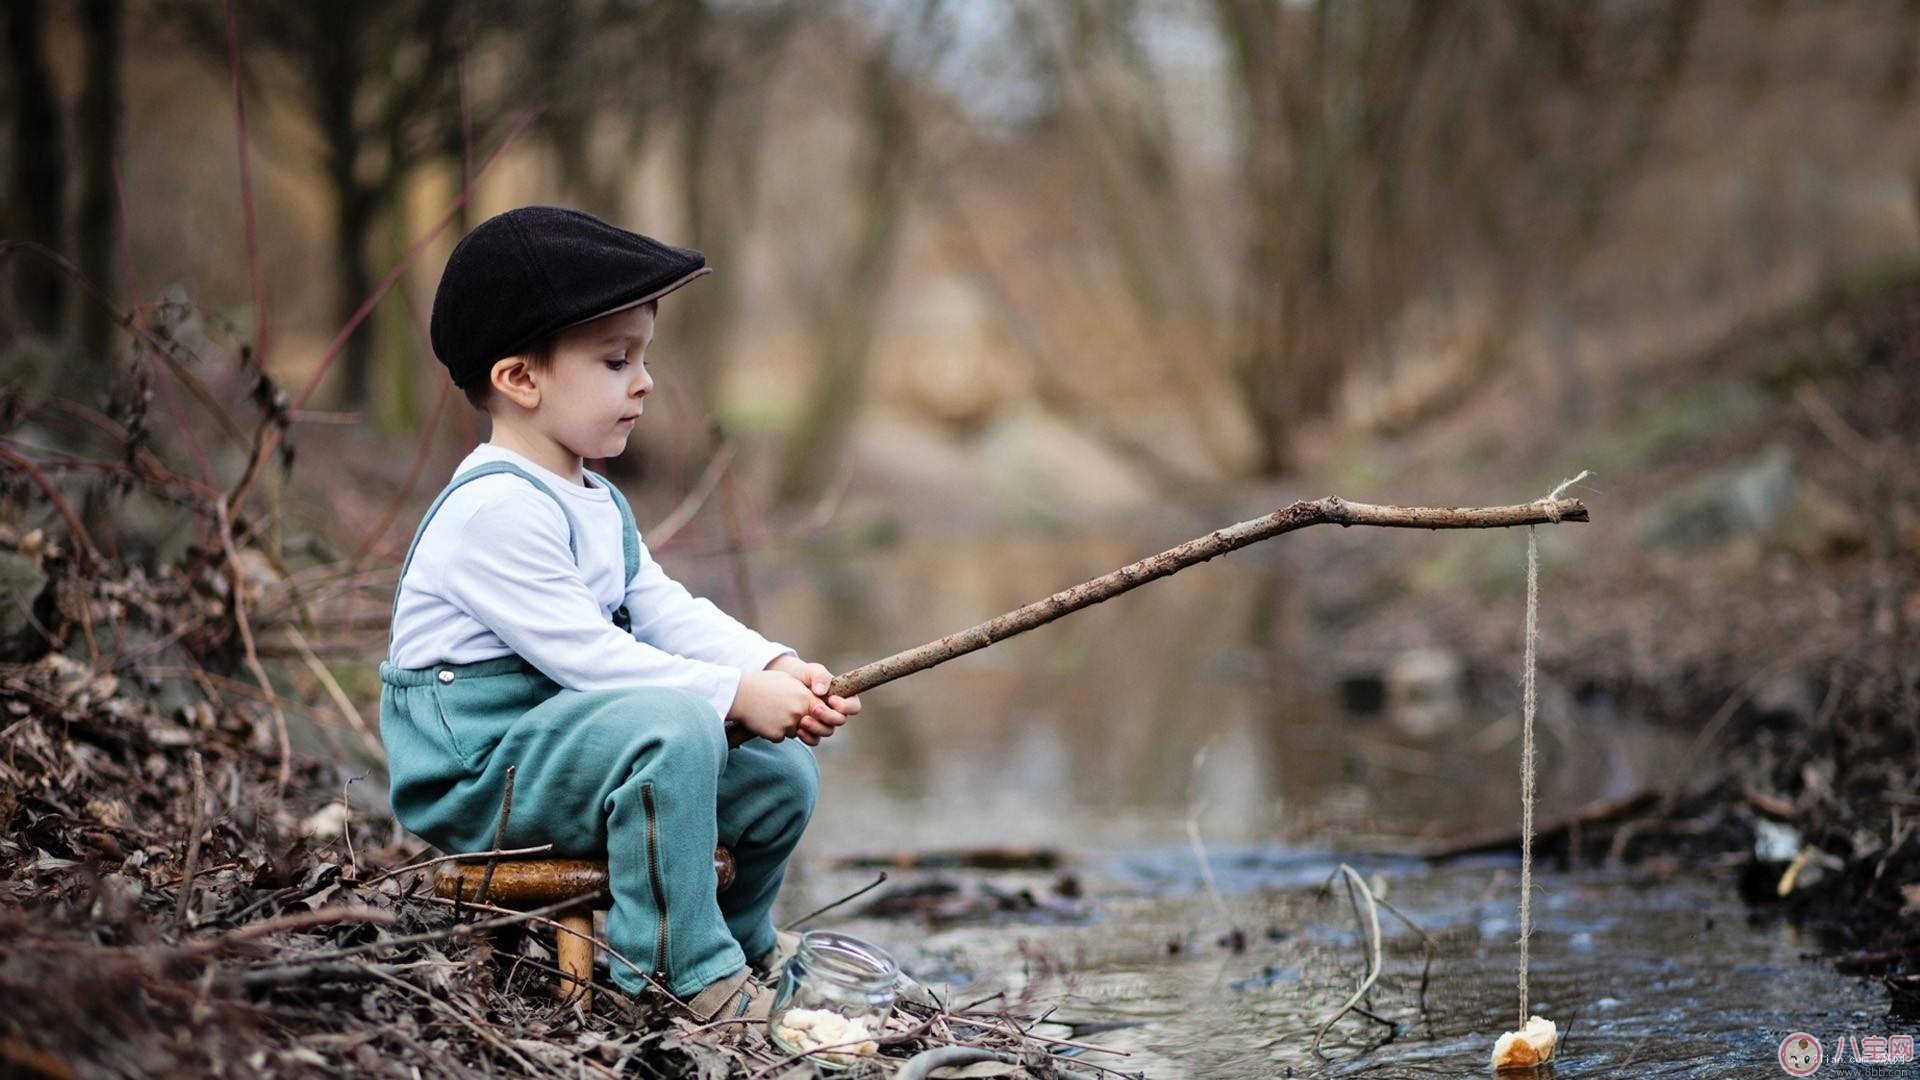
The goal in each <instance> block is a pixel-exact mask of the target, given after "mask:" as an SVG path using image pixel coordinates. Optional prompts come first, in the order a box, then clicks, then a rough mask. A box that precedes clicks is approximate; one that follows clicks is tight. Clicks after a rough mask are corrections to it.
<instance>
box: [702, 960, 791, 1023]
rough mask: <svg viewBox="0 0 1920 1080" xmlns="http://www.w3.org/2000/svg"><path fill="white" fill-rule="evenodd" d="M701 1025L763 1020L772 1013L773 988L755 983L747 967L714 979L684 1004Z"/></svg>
mask: <svg viewBox="0 0 1920 1080" xmlns="http://www.w3.org/2000/svg"><path fill="white" fill-rule="evenodd" d="M687 1012H689V1013H691V1014H692V1015H693V1018H694V1019H695V1020H697V1021H699V1022H700V1023H703V1024H705V1023H710V1022H712V1021H714V1020H765V1019H766V1018H767V1016H768V1014H769V1013H771V1012H773V987H771V986H768V985H766V984H764V983H761V982H758V981H756V980H755V979H754V978H753V973H752V972H750V971H748V970H747V969H746V968H741V969H740V970H739V971H736V972H734V973H733V974H731V975H727V976H724V977H722V978H719V979H715V980H714V981H713V982H711V983H708V984H707V988H706V989H705V990H702V991H700V992H699V993H697V994H695V995H693V997H692V998H690V999H688V1001H687Z"/></svg>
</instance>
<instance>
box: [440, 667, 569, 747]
mask: <svg viewBox="0 0 1920 1080" xmlns="http://www.w3.org/2000/svg"><path fill="white" fill-rule="evenodd" d="M559 691H560V687H559V686H558V685H557V684H555V683H554V682H553V681H552V680H551V679H548V678H547V677H546V676H544V675H542V674H540V673H539V672H537V671H504V672H491V671H487V672H483V673H476V672H471V671H465V670H462V669H461V668H459V667H446V668H442V669H440V670H439V671H438V672H437V673H436V675H435V677H434V681H433V683H432V692H433V703H434V709H435V711H436V713H437V714H438V715H437V719H438V722H439V724H440V725H441V727H442V729H443V730H444V732H445V735H446V738H447V740H448V742H449V744H450V745H451V746H452V748H453V752H454V754H455V755H457V756H458V757H459V758H460V761H461V763H462V764H464V765H465V766H466V767H467V768H468V769H470V770H472V771H473V772H476V773H478V772H481V771H483V770H484V769H485V768H486V764H487V758H488V757H490V756H491V755H492V754H493V751H494V748H495V747H497V746H499V745H500V740H501V739H502V738H505V737H506V734H507V730H508V729H509V728H511V727H513V725H514V724H515V723H516V722H517V721H519V719H520V718H521V717H523V716H525V715H526V714H527V713H528V711H530V710H531V709H533V707H534V706H536V705H538V704H540V703H541V702H543V701H545V700H547V699H548V698H550V697H552V696H553V695H554V694H556V693H558V692H559Z"/></svg>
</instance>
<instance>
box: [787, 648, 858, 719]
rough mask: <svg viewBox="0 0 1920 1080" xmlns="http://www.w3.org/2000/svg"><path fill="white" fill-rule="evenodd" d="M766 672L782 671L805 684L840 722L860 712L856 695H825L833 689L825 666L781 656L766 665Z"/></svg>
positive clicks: (831, 674) (830, 677) (797, 658)
mask: <svg viewBox="0 0 1920 1080" xmlns="http://www.w3.org/2000/svg"><path fill="white" fill-rule="evenodd" d="M767 670H768V671H784V672H786V673H787V674H789V675H791V676H793V677H794V678H796V679H799V680H800V681H801V682H803V683H805V684H807V688H808V689H809V690H812V691H813V696H814V697H817V698H820V699H822V700H823V701H825V702H826V703H827V708H829V709H831V710H833V711H834V712H837V713H839V714H840V716H841V720H842V722H844V721H845V719H846V717H849V716H853V715H855V714H857V713H858V712H859V711H860V696H859V695H858V694H855V695H854V696H853V697H841V696H840V695H839V694H833V695H829V694H828V693H827V691H829V690H831V689H832V688H833V672H831V671H828V670H827V666H826V665H825V664H815V663H812V662H810V661H806V660H802V659H800V658H799V657H797V656H781V657H778V658H776V659H775V660H774V661H773V663H771V664H768V665H767ZM836 726H837V725H836Z"/></svg>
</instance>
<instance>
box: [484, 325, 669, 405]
mask: <svg viewBox="0 0 1920 1080" xmlns="http://www.w3.org/2000/svg"><path fill="white" fill-rule="evenodd" d="M634 306H635V307H643V308H646V309H647V310H648V311H651V312H653V313H654V314H655V315H658V314H659V313H660V301H658V300H648V301H646V302H645V303H641V304H636V305H634ZM607 314H609V315H611V314H613V312H608V313H607ZM568 329H571V327H569V328H568ZM564 333H566V330H556V331H554V332H553V333H551V334H548V335H547V336H546V337H543V338H541V339H540V340H538V341H535V342H534V343H533V344H531V345H528V346H527V347H526V348H524V349H521V350H520V351H519V352H516V353H514V354H513V356H503V357H501V358H500V360H511V359H513V358H514V357H515V356H517V357H519V358H520V359H522V360H525V361H526V362H527V367H528V368H530V369H531V370H533V371H546V370H547V369H548V368H550V367H552V366H553V355H554V353H555V352H556V351H558V350H559V348H560V335H561V334H564ZM500 360H495V361H494V363H495V364H496V365H498V364H499V363H500ZM460 392H461V393H463V394H465V395H467V404H469V405H471V406H473V407H474V408H476V409H478V410H480V411H481V412H486V411H487V402H489V401H492V400H493V370H492V369H491V368H489V369H488V370H487V375H486V377H485V378H483V379H477V380H475V381H473V382H471V383H468V384H467V385H465V386H463V387H461V388H460Z"/></svg>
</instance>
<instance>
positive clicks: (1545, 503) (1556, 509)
mask: <svg viewBox="0 0 1920 1080" xmlns="http://www.w3.org/2000/svg"><path fill="white" fill-rule="evenodd" d="M1592 475H1593V473H1591V472H1589V471H1588V470H1586V469H1581V470H1580V475H1579V476H1575V477H1573V478H1571V479H1567V480H1562V481H1560V486H1559V487H1557V488H1554V489H1553V490H1552V491H1549V492H1547V494H1546V497H1545V498H1542V499H1541V500H1540V505H1541V506H1542V507H1544V508H1545V509H1546V512H1547V520H1548V521H1551V522H1553V523H1554V524H1555V525H1558V524H1559V523H1560V496H1562V495H1564V494H1566V491H1567V489H1568V488H1570V487H1572V486H1573V485H1575V484H1577V483H1579V482H1580V481H1582V480H1585V479H1586V478H1587V477H1589V476H1592Z"/></svg>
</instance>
